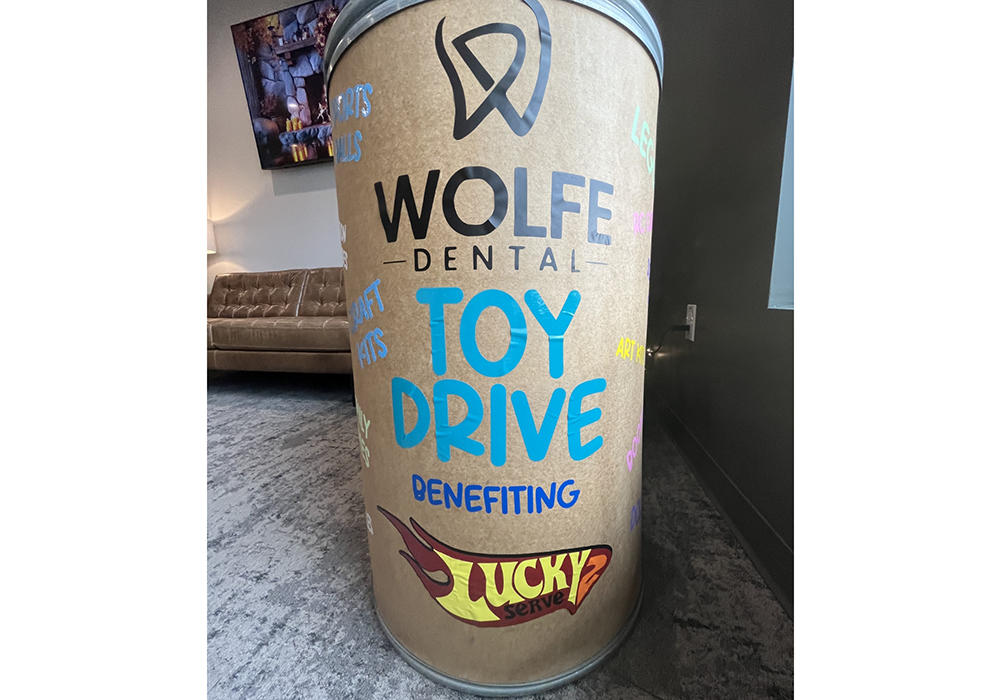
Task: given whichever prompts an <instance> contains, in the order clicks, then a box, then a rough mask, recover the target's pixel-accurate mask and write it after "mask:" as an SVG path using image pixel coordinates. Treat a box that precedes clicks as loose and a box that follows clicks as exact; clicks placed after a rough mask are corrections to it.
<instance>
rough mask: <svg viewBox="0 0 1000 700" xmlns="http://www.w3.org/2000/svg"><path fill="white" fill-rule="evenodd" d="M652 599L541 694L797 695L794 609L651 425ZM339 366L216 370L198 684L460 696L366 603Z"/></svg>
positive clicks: (369, 696)
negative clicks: (430, 674)
mask: <svg viewBox="0 0 1000 700" xmlns="http://www.w3.org/2000/svg"><path fill="white" fill-rule="evenodd" d="M643 443H644V455H643V471H644V473H643V503H642V527H643V539H644V542H643V546H644V562H643V576H644V579H645V583H644V585H645V599H644V602H643V607H642V611H641V613H640V615H639V620H638V622H637V623H636V626H635V629H634V630H633V632H632V634H631V636H630V637H629V639H628V640H627V641H626V642H625V644H624V645H623V646H622V648H621V649H620V650H619V651H618V652H617V653H615V654H614V655H613V656H612V657H611V658H610V659H609V660H608V661H607V662H606V663H605V664H604V665H603V666H602V667H601V668H599V669H598V670H597V671H595V672H594V673H592V674H591V675H589V676H587V677H585V678H583V679H581V680H579V681H577V682H575V683H573V684H571V685H569V686H565V687H563V688H560V689H558V690H554V691H551V692H549V693H545V694H544V695H539V696H535V697H545V698H559V699H565V700H569V699H578V698H579V699H582V698H601V699H604V698H613V699H614V700H632V699H635V700H639V699H648V698H661V699H667V698H670V699H674V698H685V699H687V698H690V699H692V700H694V699H701V698H705V699H707V700H723V699H728V698H733V699H734V700H737V699H738V700H753V699H756V698H791V697H792V622H791V620H789V618H788V617H787V615H786V614H785V612H784V611H783V610H782V608H781V606H780V605H779V604H778V602H777V601H776V600H775V598H774V596H773V595H772V594H771V592H770V590H769V589H768V588H767V587H766V586H765V584H764V582H763V580H762V579H761V577H760V575H759V574H758V573H757V571H756V570H755V569H754V567H753V565H752V564H751V563H750V560H749V559H748V558H747V556H746V554H745V553H744V552H743V550H742V549H741V548H740V546H739V544H738V543H737V541H736V539H735V538H734V537H733V535H732V534H731V533H730V532H729V530H728V529H727V527H726V524H725V522H724V521H723V519H722V517H721V516H720V515H719V514H718V512H717V511H715V510H714V508H713V507H712V505H711V503H710V502H709V500H708V499H707V497H706V496H705V494H704V493H703V492H702V490H701V489H700V487H699V486H698V484H697V482H696V481H695V480H694V477H693V476H692V475H691V473H690V472H689V471H688V469H687V467H686V466H685V463H684V461H683V459H682V458H681V456H680V455H679V453H678V452H677V450H676V448H675V447H674V445H673V444H672V443H671V442H670V441H669V439H667V438H666V437H664V436H663V435H660V434H658V431H657V428H656V424H655V421H652V420H647V421H646V423H645V432H644V437H643ZM360 474H361V470H360V466H359V457H358V441H357V424H356V422H355V417H354V409H353V407H352V406H351V394H350V387H349V384H348V381H347V379H346V378H345V377H323V376H308V375H279V374H275V375H269V374H256V373H237V372H233V373H210V375H209V382H208V697H209V698H210V699H211V700H235V699H237V698H240V699H247V700H249V699H253V700H295V699H298V698H303V699H305V698H309V699H312V698H363V699H364V700H376V699H379V698H454V699H456V700H457V699H461V698H468V697H469V696H467V695H462V694H460V693H456V692H454V691H451V690H448V689H445V688H442V687H441V686H438V685H436V684H434V683H433V682H431V681H429V680H427V679H425V678H424V677H423V676H421V675H420V674H418V673H417V672H416V671H414V670H413V669H412V668H410V667H409V666H408V665H407V664H406V663H405V662H404V661H403V660H402V658H400V657H399V655H398V654H397V653H396V652H395V651H394V650H393V649H392V647H391V646H390V645H389V642H388V641H387V640H386V638H385V637H384V635H383V634H382V630H381V628H380V627H379V624H378V622H377V620H376V618H375V608H374V604H373V600H372V595H371V590H370V585H371V582H370V570H369V564H368V538H367V537H366V534H367V533H366V528H365V522H364V509H363V506H362V500H361V495H360V493H361V477H360Z"/></svg>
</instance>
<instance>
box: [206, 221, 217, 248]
mask: <svg viewBox="0 0 1000 700" xmlns="http://www.w3.org/2000/svg"><path fill="white" fill-rule="evenodd" d="M217 250H218V249H217V248H216V247H215V224H213V223H212V220H211V219H209V220H208V254H209V255H211V254H212V253H215V252H217Z"/></svg>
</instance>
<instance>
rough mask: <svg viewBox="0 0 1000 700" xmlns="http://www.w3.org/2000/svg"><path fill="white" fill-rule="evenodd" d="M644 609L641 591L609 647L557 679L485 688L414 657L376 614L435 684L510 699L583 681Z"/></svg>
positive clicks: (403, 651) (388, 634) (395, 643)
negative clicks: (579, 679)
mask: <svg viewBox="0 0 1000 700" xmlns="http://www.w3.org/2000/svg"><path fill="white" fill-rule="evenodd" d="M641 607H642V589H641V588H640V589H639V598H638V600H636V601H635V608H634V609H633V610H632V615H631V616H629V619H628V621H627V622H626V623H625V624H624V625H623V626H622V628H621V630H619V632H618V634H616V635H615V638H614V639H612V640H611V641H610V642H609V643H608V645H607V646H606V647H604V648H603V649H601V650H600V651H599V652H597V653H596V654H595V655H594V656H592V657H590V658H589V659H587V660H586V661H584V662H583V663H582V664H580V665H579V666H577V667H576V668H571V669H570V670H568V671H564V672H563V673H560V674H559V675H557V676H552V677H551V678H546V679H545V680H541V681H533V682H531V683H512V684H510V685H484V684H481V683H472V682H471V681H463V680H461V679H460V678H455V677H453V676H449V675H446V674H444V673H441V672H440V671H438V670H436V669H434V668H433V667H431V666H428V665H427V664H426V663H424V662H423V661H421V660H420V659H418V658H417V657H416V656H414V655H413V653H412V652H410V651H409V650H408V649H407V648H406V647H404V646H403V645H402V644H400V643H399V642H398V641H397V640H396V638H395V637H393V636H392V632H390V631H389V628H388V627H386V626H385V621H384V620H383V619H382V613H380V612H379V611H378V608H377V607H376V609H375V614H376V615H377V616H378V622H379V624H380V625H382V630H383V631H384V632H385V636H386V637H388V638H389V641H390V642H392V646H394V647H395V648H396V651H398V652H399V655H400V656H402V657H403V659H404V660H405V661H406V663H408V664H410V666H412V667H413V668H415V669H416V670H417V671H419V672H420V673H421V674H423V675H425V676H427V677H428V678H430V679H431V680H432V681H434V682H436V683H440V684H441V685H444V686H448V687H449V688H454V689H455V690H460V691H461V692H463V693H469V694H470V695H481V696H485V697H490V698H509V697H518V696H521V695H532V694H534V693H540V692H542V691H545V690H552V689H553V688H558V687H559V686H563V685H566V684H567V683H572V682H573V681H575V680H576V679H578V678H581V677H583V676H585V675H587V674H588V673H590V672H591V671H593V670H594V669H595V668H597V667H598V666H600V665H601V663H603V662H604V660H605V659H606V658H608V657H609V656H611V654H613V653H614V652H615V651H616V650H617V649H618V647H620V646H621V645H622V643H623V642H624V641H625V639H626V638H627V637H628V635H629V633H630V632H631V631H632V627H633V626H634V625H635V621H636V619H637V618H638V617H639V608H641Z"/></svg>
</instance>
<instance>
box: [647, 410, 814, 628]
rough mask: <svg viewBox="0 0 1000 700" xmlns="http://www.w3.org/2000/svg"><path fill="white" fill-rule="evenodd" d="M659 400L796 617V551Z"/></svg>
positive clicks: (670, 427) (716, 500) (677, 437)
mask: <svg viewBox="0 0 1000 700" xmlns="http://www.w3.org/2000/svg"><path fill="white" fill-rule="evenodd" d="M657 403H658V404H659V407H660V409H661V410H659V411H657V414H658V415H659V417H660V419H661V425H662V427H663V428H664V429H665V430H666V431H667V433H668V434H669V435H670V436H671V437H672V438H673V439H674V442H675V443H677V447H678V448H679V449H680V451H681V453H682V454H683V455H684V457H685V459H686V460H687V463H688V467H689V468H690V469H691V472H692V473H693V474H694V476H695V479H697V481H698V483H699V484H700V485H701V487H702V489H704V491H705V493H706V494H707V495H708V498H709V500H711V501H712V503H713V504H714V505H715V507H716V508H717V509H718V510H719V512H720V513H721V514H722V517H723V518H724V519H725V520H726V523H727V524H728V525H729V528H730V529H731V530H732V531H733V534H734V535H736V539H737V540H739V543H740V545H742V546H743V549H744V550H745V551H746V553H747V556H749V557H750V561H752V562H753V564H754V566H755V567H757V570H758V571H759V572H760V575H761V576H762V577H763V578H764V582H765V583H767V585H768V587H769V588H770V589H771V591H772V592H773V593H774V596H775V598H777V599H778V602H779V603H780V604H781V607H783V608H784V609H785V612H787V613H788V617H790V618H792V619H793V620H794V619H795V617H794V614H793V613H794V583H795V554H794V552H793V551H792V549H791V548H790V547H789V546H788V544H787V543H786V542H785V541H784V540H783V539H782V538H781V537H779V536H778V533H776V532H775V531H774V528H772V527H771V525H770V523H768V522H767V520H766V519H765V518H764V517H763V516H762V515H761V514H760V512H759V511H758V510H757V509H756V508H755V507H754V506H753V504H752V503H750V501H749V500H747V498H746V496H744V495H743V492H742V491H740V489H739V488H738V487H737V486H736V484H734V483H733V482H732V480H731V479H730V478H729V476H728V475H727V474H726V473H725V471H723V469H722V467H720V466H719V464H718V463H717V462H716V461H715V460H714V459H712V456H711V455H710V454H709V453H708V452H706V451H705V448H704V447H702V445H701V443H699V442H698V440H697V438H695V437H694V435H692V434H691V432H690V431H689V430H688V429H687V427H686V426H685V425H684V423H683V422H681V420H680V418H678V417H677V414H675V413H674V412H673V409H671V408H670V406H669V405H667V403H666V402H665V401H663V400H662V399H661V400H659V401H657Z"/></svg>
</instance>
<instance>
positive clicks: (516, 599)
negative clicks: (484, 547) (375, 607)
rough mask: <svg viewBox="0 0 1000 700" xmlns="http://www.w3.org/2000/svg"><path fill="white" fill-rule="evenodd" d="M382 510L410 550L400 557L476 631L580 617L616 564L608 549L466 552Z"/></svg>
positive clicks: (438, 599) (437, 598)
mask: <svg viewBox="0 0 1000 700" xmlns="http://www.w3.org/2000/svg"><path fill="white" fill-rule="evenodd" d="M378 509H379V512H380V513H382V515H384V516H385V517H386V518H388V519H389V522H391V523H392V524H393V526H394V527H395V528H396V529H397V530H398V531H399V534H400V535H402V536H403V542H404V543H405V544H406V549H407V550H408V551H404V550H402V549H401V550H399V553H400V554H402V555H403V558H404V559H406V561H407V562H409V564H410V566H412V567H413V571H414V573H416V575H417V578H419V579H420V582H421V583H422V584H424V588H426V589H427V592H428V593H430V595H431V597H432V598H434V600H435V601H436V602H437V604H438V605H440V606H441V607H442V608H444V609H445V611H447V612H448V613H449V614H450V615H451V616H452V617H455V618H457V619H459V620H461V621H462V622H465V623H467V624H470V625H475V626H476V627H506V626H508V625H517V624H520V623H522V622H528V621H529V620H534V619H537V618H539V617H542V616H543V615H547V614H549V613H551V612H555V611H556V610H568V611H569V614H570V615H574V614H576V611H577V610H579V608H580V605H582V604H583V599H584V598H585V597H586V596H587V594H588V593H589V592H590V591H591V590H592V589H593V587H594V584H595V583H597V579H599V578H600V577H601V575H602V574H603V573H604V572H605V570H607V568H608V565H609V564H610V563H611V547H609V546H607V545H595V546H592V547H584V548H582V549H568V550H562V551H558V552H544V553H541V554H520V555H506V554H499V555H491V554H474V553H472V552H463V551H460V550H457V549H452V548H451V547H449V546H448V545H446V544H444V543H442V542H441V541H440V540H437V539H435V538H434V537H432V536H431V535H429V534H427V531H426V530H424V529H423V528H422V527H420V525H418V524H417V522H416V521H415V520H413V519H412V518H411V519H410V524H411V525H412V526H413V530H414V531H416V534H414V533H413V532H412V531H411V530H410V528H408V527H407V526H406V525H405V524H404V523H403V522H402V521H401V520H400V519H399V518H397V517H396V516H395V515H393V514H392V513H390V512H389V511H387V510H385V509H384V508H382V507H381V506H379V508H378ZM417 535H419V536H420V537H419V538H418V537H417ZM421 540H423V541H421ZM425 543H426V544H425ZM432 574H433V576H432Z"/></svg>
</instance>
